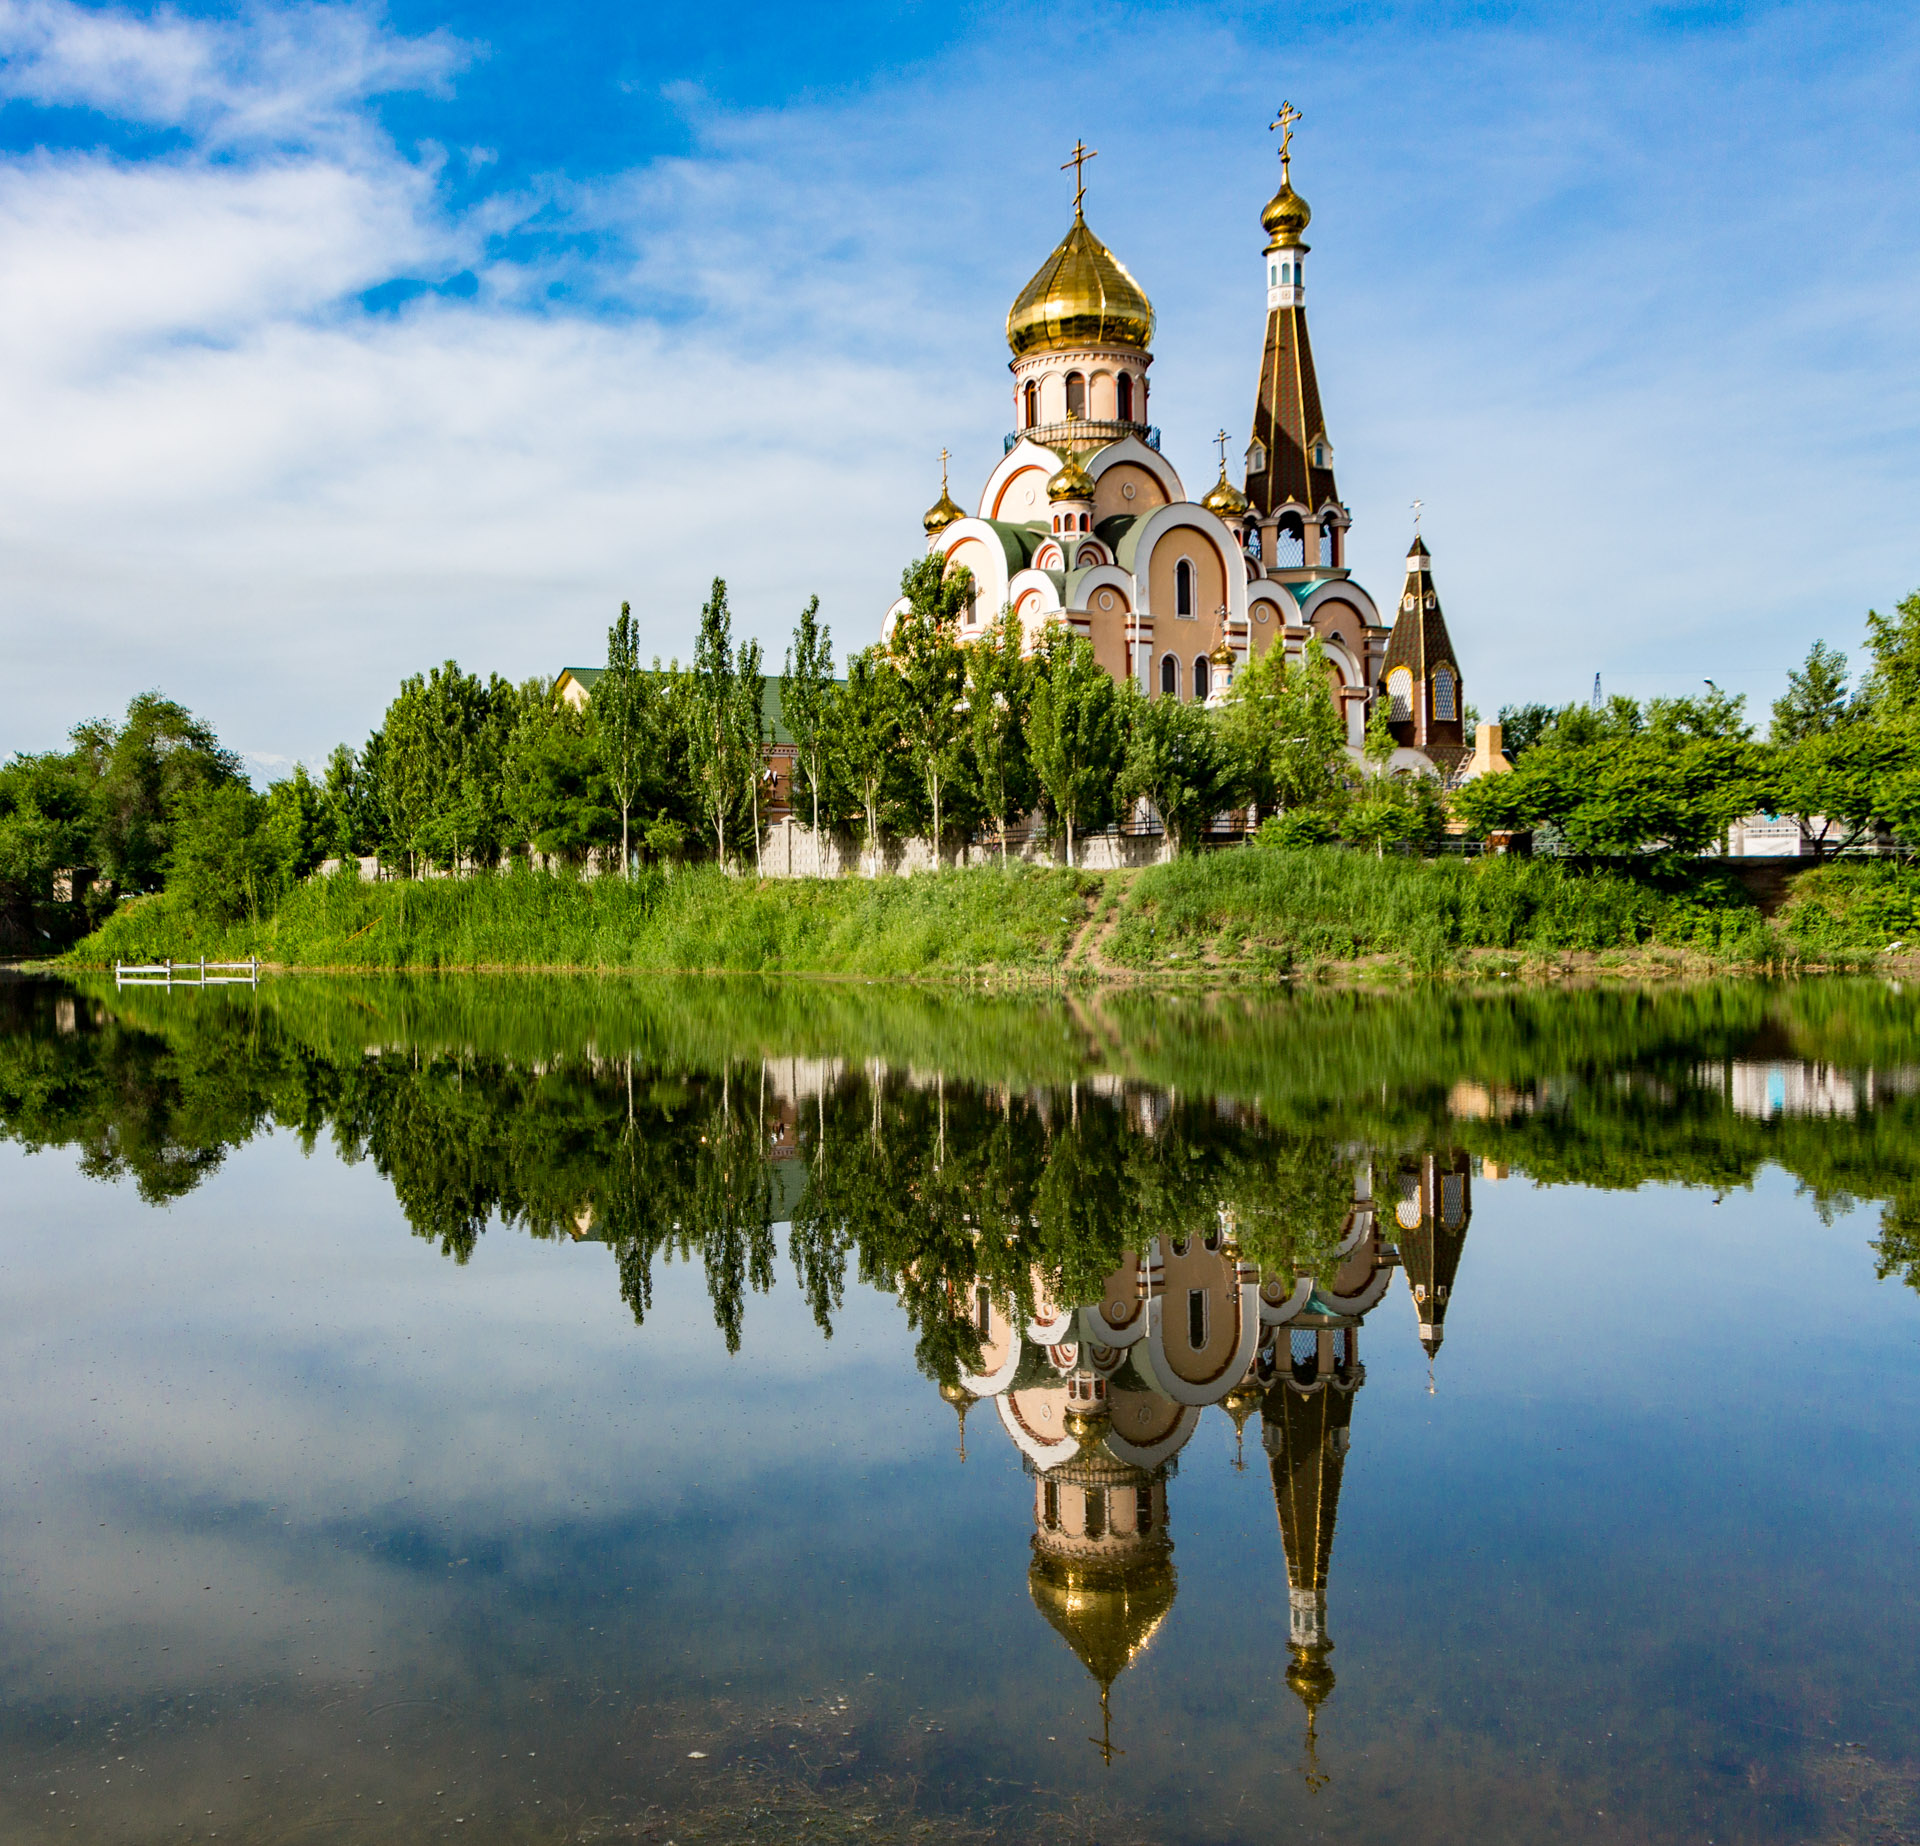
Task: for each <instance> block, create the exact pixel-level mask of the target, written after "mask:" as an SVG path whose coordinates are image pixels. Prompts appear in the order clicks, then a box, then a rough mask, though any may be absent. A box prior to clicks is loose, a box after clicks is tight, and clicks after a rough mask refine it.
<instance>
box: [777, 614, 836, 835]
mask: <svg viewBox="0 0 1920 1846" xmlns="http://www.w3.org/2000/svg"><path fill="white" fill-rule="evenodd" d="M780 714H781V717H782V718H783V719H784V720H785V722H786V727H787V730H788V732H789V733H790V734H791V735H792V737H793V746H794V766H795V768H796V769H797V770H798V772H799V775H798V778H797V779H798V780H801V781H803V782H804V783H805V785H806V789H807V794H808V796H809V798H810V799H811V801H812V803H813V837H814V843H815V850H816V851H817V850H819V846H820V795H821V790H822V786H823V783H824V780H825V777H826V772H827V762H828V757H829V747H828V740H829V737H830V734H831V731H832V727H833V631H832V630H831V629H830V628H828V627H827V625H826V624H825V623H824V622H822V621H821V620H820V598H819V597H817V596H810V597H809V598H808V599H807V606H806V607H805V608H804V609H802V610H801V611H800V619H799V621H798V622H796V623H795V624H794V629H793V645H792V646H791V647H790V648H788V650H787V658H786V662H785V668H784V672H783V676H782V679H781V686H780Z"/></svg>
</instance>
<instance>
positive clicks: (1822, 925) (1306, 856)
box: [71, 847, 1920, 978]
mask: <svg viewBox="0 0 1920 1846" xmlns="http://www.w3.org/2000/svg"><path fill="white" fill-rule="evenodd" d="M1096 914H1097V915H1098V918H1099V922H1098V924H1097V925H1096V927H1095V930H1094V935H1095V936H1096V937H1098V938H1099V939H1100V943H1101V953H1102V954H1103V955H1104V957H1105V958H1106V960H1108V961H1109V962H1112V963H1115V964H1117V965H1118V966H1120V967H1122V968H1126V969H1133V970H1139V971H1142V972H1146V971H1154V972H1165V973H1176V974H1177V973H1183V972H1189V971H1193V970H1195V969H1205V970H1208V971H1213V972H1226V971H1232V970H1248V971H1256V972H1267V973H1272V972H1285V971H1287V970H1289V969H1294V968H1299V967H1302V966H1305V965H1309V964H1314V963H1330V962H1348V961H1354V960H1359V959H1362V958H1365V957H1369V956H1384V957H1387V958H1390V959H1391V960H1392V961H1393V962H1395V963H1396V964H1398V965H1401V966H1404V967H1409V968H1412V969H1414V970H1416V971H1422V972H1438V971H1440V970H1443V969H1445V968H1448V967H1451V966H1454V965H1455V964H1457V963H1459V962H1460V961H1461V960H1462V959H1463V958H1464V957H1465V956H1466V955H1467V954H1468V952H1470V951H1483V950H1507V951H1513V952H1516V953H1520V954H1533V953H1541V954H1545V953H1555V952H1563V951H1569V950H1575V951H1597V952H1606V951H1614V950H1630V949H1635V948H1639V947H1644V946H1654V947H1660V948H1672V949H1686V950H1691V951H1694V952H1696V953H1699V954H1702V955H1705V956H1708V957H1710V958H1712V959H1713V960H1715V961H1719V962H1723V963H1735V964H1740V965H1747V966H1755V965H1775V966H1778V965H1782V964H1785V963H1790V962H1793V961H1795V960H1824V961H1832V960H1844V959H1847V958H1849V957H1853V958H1864V957H1867V956H1870V955H1872V954H1873V953H1874V952H1876V951H1878V950H1879V949H1881V948H1883V947H1884V946H1885V945H1886V944H1888V943H1889V942H1892V941H1896V940H1900V939H1902V938H1904V939H1907V940H1910V941H1913V942H1916V943H1920V874H1916V873H1915V872H1914V871H1912V870H1910V869H1908V868H1904V867H1899V866H1892V865H1844V866H1831V867H1825V868H1822V869H1820V870H1818V871H1813V872H1808V873H1806V874H1805V875H1803V876H1802V877H1801V878H1800V879H1799V880H1798V882H1797V884H1796V887H1795V890H1794V894H1793V896H1792V898H1791V899H1790V901H1789V902H1788V904H1787V905H1786V907H1785V908H1784V909H1783V911H1782V912H1781V914H1780V917H1779V920H1778V923H1777V924H1771V923H1769V922H1768V921H1767V919H1766V918H1765V917H1763V915H1762V914H1761V912H1760V910H1759V909H1758V908H1757V907H1756V905H1755V903H1754V901H1753V899H1752V898H1751V897H1750V896H1749V894H1748V892H1747V891H1746V889H1745V888H1744V887H1743V886H1742V885H1741V884H1740V883H1739V882H1738V881H1737V880H1736V879H1734V878H1733V877H1732V876H1731V875H1729V874H1728V873H1726V872H1723V871H1720V870H1717V869H1714V868H1712V867H1696V868H1693V869H1690V870H1686V871H1683V872H1679V873H1674V874H1668V875H1655V874H1653V873H1651V872H1648V873H1635V874H1628V873H1626V872H1621V871H1608V870H1603V869H1591V868H1581V867H1577V866H1570V865H1568V864H1566V863H1564V862H1562V861H1558V860H1545V859H1520V858H1490V859H1480V860H1472V861H1467V860H1459V859H1426V860H1422V859H1409V858H1398V857H1395V858H1388V859H1376V858H1371V857H1369V856H1367V855H1366V854H1363V853H1355V852H1349V851H1343V850H1342V849H1340V848H1338V847H1308V848H1299V849H1270V848H1263V847H1250V848H1248V849H1246V850H1244V851H1227V852H1215V853H1205V854H1201V855H1199V856H1198V857H1194V858H1186V859H1180V860H1176V861H1174V862H1173V863H1172V864H1169V865H1163V866H1155V867H1152V868H1151V869H1149V870H1147V871H1144V872H1140V873H1137V874H1121V873H1109V874H1104V875H1102V874H1093V873H1085V872H1080V873H1075V872H1067V871H1061V870H1058V869H1047V868H1044V867H1031V866H1029V867H1015V868H1012V869H1010V870H1008V871H1005V872H1003V871H1001V870H999V869H998V868H997V867H977V868H974V869H971V870H967V871H952V872H941V873H938V874H934V875H926V876H919V877H913V878H883V879H877V880H868V879H841V880H826V881H815V880H806V879H795V880H784V879H775V880H767V881H764V882H761V881H755V880H753V879H749V878H731V877H728V876H726V875H725V874H724V873H722V872H720V871H718V870H717V869H715V868H714V867H712V866H698V867H694V868H691V869H688V870H682V871H678V872H674V873H667V872H664V871H659V870H653V871H648V872H646V873H644V874H642V875H641V876H639V877H637V878H635V879H634V880H633V882H632V883H631V884H629V883H626V882H624V881H622V880H619V879H599V880H594V881H581V880H578V879H574V878H569V877H565V876H552V875H549V874H546V873H539V872H531V871H527V870H525V869H518V870H514V871H510V872H501V873H488V874H483V875H482V876H479V877H476V878H469V879H460V880H451V879H447V880H429V881H424V882H419V883H381V884H367V883H362V882H360V881H359V880H357V879H355V878H352V877H344V878H340V877H334V878H325V879H315V880H312V881H310V882H309V883H307V884H305V885H302V886H301V887H299V889H297V890H296V891H295V892H293V893H292V894H291V895H290V896H289V897H288V899H287V900H286V902H285V903H284V904H283V906H282V907H281V909H280V911H279V912H278V914H277V915H275V916H273V917H270V918H267V919H265V920H263V921H261V922H258V923H241V924H234V925H231V926H219V925H208V924H207V923H205V922H204V921H203V920H201V919H199V918H197V917H195V916H194V915H193V914H192V913H191V912H189V911H188V910H187V909H186V908H185V907H184V906H183V905H182V904H181V903H180V902H179V901H178V900H177V899H175V898H173V897H171V896H167V895H162V896H160V897H157V898H146V899H142V900H139V901H138V902H135V903H132V904H128V905H126V906H123V907H122V908H121V909H120V910H119V911H118V912H117V913H116V914H115V915H114V916H113V917H112V919H111V920H110V921H109V922H108V923H107V924H106V925H105V927H103V928H102V929H101V930H99V931H98V932H97V933H96V934H94V935H93V936H91V937H89V938H88V939H87V940H86V941H85V942H83V943H82V944H81V945H80V946H79V947H78V948H77V949H76V950H75V951H74V952H73V955H72V957H71V960H72V961H73V962H74V963H75V964H76V965H80V966H94V967H103V966H106V965H107V964H109V963H111V962H113V961H115V960H120V961H146V960H153V959H157V958H159V957H162V956H172V957H174V958H175V959H192V958H194V957H196V956H200V955H206V956H208V957H209V958H222V959H224V958H227V957H241V956H246V955H258V956H260V957H261V958H262V959H263V960H265V961H270V962H277V963H280V964H282V965H285V966H289V967H308V968H356V969H453V968H466V969H478V968H487V969H513V968H525V969H532V968H579V969H605V970H620V969H627V970H646V971H650V972H669V971H685V972H730V973H776V972H792V973H819V974H843V975H857V976H869V977H874V976H898V975H950V976H957V975H968V974H975V973H980V974H986V975H990V976H995V977H1003V978H1004V977H1025V976H1029V975H1034V974H1040V973H1049V972H1051V971H1053V970H1055V969H1057V968H1058V967H1059V966H1060V965H1061V964H1062V962H1063V961H1064V958H1065V953H1066V950H1067V947H1068V945H1069V944H1070V942H1071V941H1072V940H1073V937H1074V934H1075V932H1076V930H1077V929H1079V928H1080V927H1081V926H1082V925H1083V924H1084V923H1086V921H1087V920H1088V918H1089V917H1090V916H1094V915H1096Z"/></svg>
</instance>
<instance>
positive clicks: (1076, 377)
mask: <svg viewBox="0 0 1920 1846" xmlns="http://www.w3.org/2000/svg"><path fill="white" fill-rule="evenodd" d="M1086 414H1087V381H1086V378H1085V376H1084V375H1083V374H1081V373H1079V372H1069V373H1068V374H1067V415H1068V416H1070V417H1084V416H1085V415H1086Z"/></svg>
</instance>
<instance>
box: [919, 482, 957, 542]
mask: <svg viewBox="0 0 1920 1846" xmlns="http://www.w3.org/2000/svg"><path fill="white" fill-rule="evenodd" d="M966 516H967V515H966V509H965V508H963V507H960V506H956V505H955V504H954V499H953V495H952V494H950V493H948V492H947V490H946V486H945V484H944V483H943V484H942V485H941V488H940V498H939V499H938V500H936V501H935V502H934V503H933V504H932V505H931V506H930V507H928V508H927V510H926V512H925V513H924V514H923V515H922V516H921V519H920V523H921V524H922V525H923V526H925V527H926V529H927V536H928V537H929V538H938V537H939V536H940V534H941V533H942V532H944V531H945V530H946V529H947V528H948V527H949V526H950V525H952V524H953V522H954V521H955V520H956V519H965V518H966Z"/></svg>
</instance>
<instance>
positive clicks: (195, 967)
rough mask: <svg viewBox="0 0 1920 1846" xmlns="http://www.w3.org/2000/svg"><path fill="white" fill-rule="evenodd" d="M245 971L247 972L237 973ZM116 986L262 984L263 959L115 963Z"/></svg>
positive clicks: (237, 985) (246, 985) (233, 985)
mask: <svg viewBox="0 0 1920 1846" xmlns="http://www.w3.org/2000/svg"><path fill="white" fill-rule="evenodd" d="M236 970H244V972H236ZM113 984H114V986H115V987H258V986H259V985H260V958H259V956H257V955H254V956H249V957H248V958H247V960H245V961H208V960H207V959H206V957H205V956H204V955H203V956H202V957H201V958H200V959H199V960H198V961H172V960H168V961H150V962H119V961H117V962H115V963H114V964H113Z"/></svg>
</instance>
